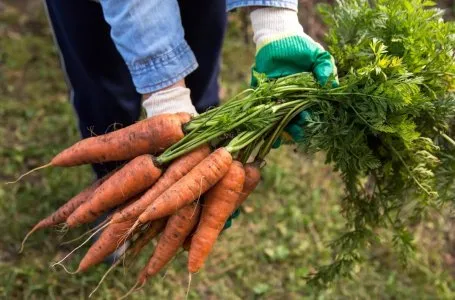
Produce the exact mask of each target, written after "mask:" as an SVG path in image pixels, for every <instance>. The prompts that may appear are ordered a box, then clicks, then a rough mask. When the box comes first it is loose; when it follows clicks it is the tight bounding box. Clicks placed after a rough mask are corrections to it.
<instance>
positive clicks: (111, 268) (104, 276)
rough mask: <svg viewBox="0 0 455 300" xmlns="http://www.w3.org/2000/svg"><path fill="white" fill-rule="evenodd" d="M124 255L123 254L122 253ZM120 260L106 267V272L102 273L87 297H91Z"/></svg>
mask: <svg viewBox="0 0 455 300" xmlns="http://www.w3.org/2000/svg"><path fill="white" fill-rule="evenodd" d="M123 256H124V255H123ZM121 261H122V260H121V259H119V260H117V261H116V262H115V263H114V264H113V265H112V266H110V267H109V269H107V271H106V273H104V275H103V277H101V279H100V281H99V282H98V285H97V286H96V287H95V288H94V289H93V291H92V292H91V293H90V294H89V295H88V297H89V298H91V297H92V295H93V294H94V293H95V292H96V291H97V290H98V289H99V287H100V286H101V284H102V283H103V281H104V280H105V279H106V277H107V275H109V273H110V272H111V271H112V270H114V269H115V268H116V267H117V266H118V265H119V264H120V262H121Z"/></svg>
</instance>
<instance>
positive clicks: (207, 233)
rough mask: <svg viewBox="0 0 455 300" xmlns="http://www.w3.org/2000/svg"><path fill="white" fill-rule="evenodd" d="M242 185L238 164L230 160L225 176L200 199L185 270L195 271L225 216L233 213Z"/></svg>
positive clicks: (243, 175) (221, 226)
mask: <svg viewBox="0 0 455 300" xmlns="http://www.w3.org/2000/svg"><path fill="white" fill-rule="evenodd" d="M244 182H245V171H244V170H243V167H242V164H241V163H240V162H238V161H234V163H232V165H231V167H230V168H229V171H228V173H227V174H226V175H225V176H224V177H223V179H221V180H220V181H219V182H218V183H217V184H216V185H215V186H214V187H213V188H212V189H210V190H209V191H208V192H207V194H206V195H205V196H204V206H203V208H202V213H201V220H200V222H199V225H198V227H197V229H196V232H195V234H194V235H193V238H192V239H191V247H190V250H189V254H188V271H189V272H190V273H196V272H198V271H199V270H200V269H201V268H202V266H203V265H204V262H205V260H206V258H207V257H208V255H209V253H210V251H211V250H212V248H213V246H214V244H215V242H216V239H217V238H218V235H219V234H220V232H221V231H222V230H223V227H224V224H225V223H226V221H227V219H228V218H229V216H230V215H231V214H232V213H233V212H234V210H235V208H236V205H237V202H238V199H239V197H240V193H241V192H242V189H243V183H244Z"/></svg>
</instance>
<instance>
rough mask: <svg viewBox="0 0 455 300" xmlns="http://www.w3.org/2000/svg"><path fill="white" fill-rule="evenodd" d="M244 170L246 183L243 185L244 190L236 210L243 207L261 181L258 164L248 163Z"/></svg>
mask: <svg viewBox="0 0 455 300" xmlns="http://www.w3.org/2000/svg"><path fill="white" fill-rule="evenodd" d="M243 169H244V170H245V183H244V184H243V190H242V192H241V193H240V196H239V199H238V201H237V205H236V208H239V207H240V205H242V203H243V202H244V201H245V200H246V199H247V198H248V196H249V195H250V194H251V193H252V192H253V191H254V189H256V186H257V185H258V184H259V182H260V181H261V170H260V169H259V166H258V164H257V163H256V162H252V163H247V164H246V165H245V166H244V167H243Z"/></svg>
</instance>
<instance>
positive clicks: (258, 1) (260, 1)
mask: <svg viewBox="0 0 455 300" xmlns="http://www.w3.org/2000/svg"><path fill="white" fill-rule="evenodd" d="M297 5H298V1H297V0H228V1H227V3H226V8H227V11H231V10H233V9H236V8H239V7H245V6H272V7H281V8H289V9H292V10H294V11H297Z"/></svg>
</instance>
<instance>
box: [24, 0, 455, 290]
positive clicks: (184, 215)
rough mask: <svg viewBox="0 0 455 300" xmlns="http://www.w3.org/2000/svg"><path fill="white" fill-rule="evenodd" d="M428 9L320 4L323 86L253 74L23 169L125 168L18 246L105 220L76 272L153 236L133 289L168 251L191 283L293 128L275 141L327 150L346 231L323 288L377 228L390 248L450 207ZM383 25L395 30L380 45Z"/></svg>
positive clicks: (449, 121) (442, 46) (438, 33)
mask: <svg viewBox="0 0 455 300" xmlns="http://www.w3.org/2000/svg"><path fill="white" fill-rule="evenodd" d="M430 2H431V1H423V0H399V1H397V0H377V1H374V3H372V2H371V1H367V0H340V1H337V4H336V5H335V6H333V7H332V6H329V7H326V8H325V10H324V16H325V18H326V22H328V23H329V24H330V25H331V31H330V33H329V35H328V46H329V49H330V50H331V52H332V53H334V54H335V56H336V58H337V60H338V64H337V65H338V66H339V68H338V71H339V86H337V87H333V86H332V85H331V82H333V80H334V78H330V79H329V80H328V83H327V84H326V85H324V86H322V85H320V84H319V83H318V82H316V81H315V79H314V77H313V75H312V74H311V73H300V74H295V75H291V76H287V77H283V78H279V79H275V80H267V79H266V78H262V77H261V75H260V74H256V75H257V76H258V82H259V84H258V86H257V87H256V88H254V89H247V90H245V91H243V92H241V93H239V94H238V95H236V96H235V97H234V98H232V99H230V100H229V101H227V102H226V103H224V104H223V105H221V106H219V107H216V108H213V109H210V110H208V111H206V112H204V113H202V114H200V115H198V116H190V115H188V114H184V113H177V114H167V115H160V116H157V117H154V118H150V119H146V120H143V121H140V122H138V123H136V124H133V125H131V126H129V127H126V128H123V129H120V130H117V131H114V132H111V133H108V134H105V135H103V136H97V137H91V138H88V139H84V140H82V141H80V142H78V143H76V144H75V145H73V146H71V147H70V148H68V149H66V150H64V151H63V152H61V153H60V154H58V155H57V156H55V157H54V158H53V159H52V160H51V162H50V163H49V164H47V165H45V166H42V167H39V168H37V169H40V168H43V167H49V166H55V167H72V166H76V165H81V164H89V163H103V162H109V161H125V162H126V163H124V164H123V166H121V167H120V168H118V169H116V170H114V171H113V172H112V173H109V174H108V175H106V176H105V177H104V178H102V179H100V180H98V181H96V182H95V183H93V184H92V185H91V186H90V187H88V188H86V189H85V190H84V191H82V192H81V193H80V194H79V195H77V196H75V197H74V198H72V199H70V200H69V201H68V202H67V203H66V204H65V205H63V206H62V207H61V208H59V209H58V210H57V211H56V212H55V213H53V214H52V215H50V216H49V217H47V218H45V219H44V220H42V221H40V222H39V223H38V224H37V225H36V226H35V227H34V228H33V229H32V230H31V231H30V233H29V234H27V236H26V238H27V237H28V236H29V235H30V234H31V233H33V232H34V231H36V230H38V229H42V228H47V227H50V226H54V225H57V224H62V223H63V224H64V226H65V227H66V228H72V227H76V226H79V225H81V224H87V223H92V222H93V221H95V220H96V219H98V218H99V217H100V216H101V215H103V214H106V213H110V214H109V216H108V218H107V219H106V221H105V222H104V223H102V224H100V225H99V226H98V227H96V229H94V231H95V232H93V233H92V234H91V236H90V238H91V237H93V236H94V235H96V234H98V233H100V232H101V234H100V236H99V238H98V239H97V240H96V242H95V243H94V244H93V245H92V246H91V247H90V249H89V250H88V252H87V254H86V255H85V257H84V258H83V259H82V261H81V262H80V264H79V268H78V269H77V272H83V271H85V270H87V269H88V268H89V267H91V266H94V265H96V264H98V263H100V262H101V261H103V260H104V258H106V257H107V256H108V255H109V254H111V253H113V252H114V251H115V250H116V249H117V248H118V247H119V246H120V245H124V246H125V247H124V248H127V250H126V251H125V252H124V255H125V256H128V255H131V256H132V257H135V256H136V255H138V254H139V253H140V252H141V250H142V249H143V247H144V246H145V245H147V244H148V243H149V242H150V241H151V240H152V239H154V238H158V243H157V246H156V247H155V251H154V253H153V254H152V255H151V258H150V260H149V262H148V264H147V266H145V267H144V269H143V271H142V272H141V273H140V274H139V276H138V279H137V283H136V286H135V287H138V286H142V285H143V284H145V282H146V280H147V278H149V277H151V276H153V275H155V274H156V273H157V272H159V271H160V270H161V269H162V268H163V267H164V266H165V265H166V264H167V263H168V262H169V261H170V260H171V259H172V258H173V257H174V256H175V255H176V254H177V252H178V250H179V249H180V248H182V247H183V248H184V249H187V250H188V251H189V255H188V271H189V272H190V274H192V273H195V272H197V271H199V270H200V269H201V268H202V266H203V264H204V262H205V260H206V259H207V257H208V255H209V254H210V252H211V251H212V249H213V246H214V244H215V242H216V240H217V238H218V236H219V235H220V233H221V231H222V230H223V227H224V225H225V223H226V221H227V220H228V218H229V217H230V216H231V215H232V214H233V213H234V212H235V210H236V209H237V208H238V207H239V206H240V205H241V204H242V203H243V201H245V199H246V198H247V197H248V195H249V194H251V192H252V191H253V190H254V189H255V187H256V186H257V184H258V182H259V181H260V167H261V166H262V165H263V163H264V161H265V159H266V157H267V155H268V153H269V152H270V151H271V149H272V148H273V145H274V144H275V143H276V141H277V140H278V139H281V140H283V139H284V140H286V139H285V137H286V136H287V135H286V134H285V131H289V129H290V128H292V126H300V127H301V129H302V128H303V129H304V130H305V137H304V139H303V140H301V141H296V140H294V141H292V140H287V141H288V142H292V143H297V144H298V145H299V146H300V147H301V148H302V150H304V151H306V152H307V153H314V152H318V151H324V152H325V153H327V156H326V157H327V160H326V162H327V163H331V164H333V166H334V169H335V170H337V171H339V172H340V173H341V177H342V180H343V181H344V183H345V186H346V195H345V197H344V198H343V209H344V215H345V216H346V218H347V232H346V234H345V235H343V236H342V237H341V238H340V239H339V240H338V242H337V244H338V245H341V247H340V248H341V250H340V251H342V252H341V254H340V255H337V256H336V258H335V262H334V263H333V264H332V265H330V266H329V267H327V268H325V270H326V275H327V274H328V275H327V276H326V277H327V278H333V276H334V275H333V274H335V273H337V272H340V267H339V266H340V265H343V266H345V265H350V266H352V265H354V263H356V261H357V260H358V259H357V257H358V253H357V250H358V249H359V248H360V247H363V245H365V244H367V243H366V239H367V238H370V237H371V238H373V237H374V236H375V234H374V232H375V229H376V228H380V227H386V226H390V227H391V228H393V229H394V230H395V231H396V232H397V235H396V237H394V244H396V241H401V242H402V243H403V245H407V243H409V240H410V239H409V238H408V235H407V234H405V232H406V230H405V229H406V228H405V226H406V224H407V222H408V221H409V220H415V219H416V217H418V216H420V215H421V214H422V212H423V211H424V209H425V208H427V207H431V206H433V207H438V206H441V205H442V204H443V203H449V202H450V203H452V202H453V195H455V188H454V187H455V183H454V178H455V167H454V166H455V164H454V163H453V162H454V161H455V140H454V128H455V127H454V125H453V124H455V121H454V118H455V89H454V87H455V60H454V59H453V57H454V52H453V49H454V47H455V46H454V39H453V36H454V34H455V33H454V32H455V26H453V24H452V23H446V22H442V21H441V20H440V16H441V13H440V11H439V10H438V9H436V8H429V7H431V5H432V4H431V3H430ZM377 16H380V17H377ZM377 20H380V22H378V21H377ZM410 20H417V21H416V22H414V21H413V22H410ZM422 26H427V27H426V29H425V30H422ZM397 28H403V30H402V31H400V32H399V34H398V33H397V35H395V34H392V33H394V32H395V31H396V30H397ZM422 32H425V34H422ZM304 115H306V116H309V117H307V118H306V119H305V118H303V119H305V120H303V119H302V116H304ZM32 171H33V170H32ZM30 172H31V171H30ZM26 174H27V173H26ZM26 174H25V175H26ZM367 183H374V184H371V186H372V187H368V186H367V185H368V184H367ZM405 214H406V215H405ZM366 232H367V233H368V234H365V233H366ZM359 233H360V234H359ZM26 238H25V239H26ZM90 238H89V239H87V240H86V241H85V242H84V243H82V244H81V245H80V246H79V247H77V248H76V249H74V251H75V250H77V249H79V248H80V247H82V246H83V245H84V244H85V243H87V241H89V240H90ZM25 239H24V242H25ZM375 240H379V239H375ZM343 246H345V247H343ZM403 248H406V249H410V248H412V247H411V246H406V247H403ZM64 259H66V257H65V258H64ZM64 259H63V260H64ZM63 260H62V261H63ZM62 261H60V262H58V263H57V264H61V263H62ZM316 278H323V277H322V276H319V277H316Z"/></svg>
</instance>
